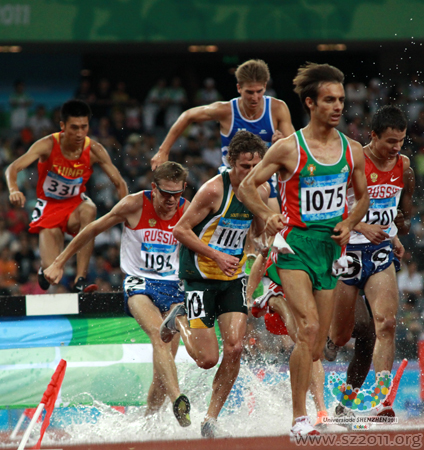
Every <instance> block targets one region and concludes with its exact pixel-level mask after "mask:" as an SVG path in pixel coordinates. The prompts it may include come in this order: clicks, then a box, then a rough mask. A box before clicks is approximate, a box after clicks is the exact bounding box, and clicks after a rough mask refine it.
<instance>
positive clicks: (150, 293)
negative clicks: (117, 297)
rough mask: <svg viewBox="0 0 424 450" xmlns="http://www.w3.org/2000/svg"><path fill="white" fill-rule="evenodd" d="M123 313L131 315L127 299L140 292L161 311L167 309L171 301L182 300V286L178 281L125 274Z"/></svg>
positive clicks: (177, 301)
mask: <svg viewBox="0 0 424 450" xmlns="http://www.w3.org/2000/svg"><path fill="white" fill-rule="evenodd" d="M123 287H124V308H125V313H126V314H128V315H129V316H131V317H132V314H131V312H130V310H129V308H128V299H129V298H130V297H132V296H133V295H137V294H141V295H146V296H147V297H149V298H150V300H151V301H152V302H153V304H154V305H155V306H156V307H157V308H159V311H160V312H161V313H163V312H166V311H169V309H170V308H171V305H172V304H173V303H182V302H184V288H183V287H182V283H181V285H180V281H169V280H152V279H150V278H142V277H136V276H133V275H127V276H126V277H125V280H124V284H123Z"/></svg>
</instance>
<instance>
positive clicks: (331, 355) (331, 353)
mask: <svg viewBox="0 0 424 450" xmlns="http://www.w3.org/2000/svg"><path fill="white" fill-rule="evenodd" d="M339 350H340V347H339V346H338V345H336V344H335V343H334V342H333V341H332V340H331V339H330V338H329V337H328V336H327V342H326V343H325V346H324V357H325V359H326V360H327V361H330V362H331V361H334V360H335V359H336V358H337V354H338V352H339Z"/></svg>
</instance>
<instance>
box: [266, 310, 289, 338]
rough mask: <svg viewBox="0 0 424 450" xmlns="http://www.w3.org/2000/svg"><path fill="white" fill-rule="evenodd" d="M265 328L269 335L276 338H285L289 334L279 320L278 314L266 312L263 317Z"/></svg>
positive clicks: (281, 320) (280, 319) (282, 322)
mask: <svg viewBox="0 0 424 450" xmlns="http://www.w3.org/2000/svg"><path fill="white" fill-rule="evenodd" d="M264 323H265V328H266V329H267V330H268V331H269V332H270V333H271V334H276V335H277V336H286V335H288V334H289V332H288V331H287V327H286V324H285V323H284V320H283V319H282V318H281V316H280V314H278V313H276V312H268V313H266V314H265V316H264Z"/></svg>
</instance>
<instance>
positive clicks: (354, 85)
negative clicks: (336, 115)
mask: <svg viewBox="0 0 424 450" xmlns="http://www.w3.org/2000/svg"><path fill="white" fill-rule="evenodd" d="M345 92H346V101H345V108H346V117H347V118H348V119H349V120H352V119H353V118H354V117H355V116H359V117H363V116H364V114H365V101H366V99H367V89H366V88H365V85H364V83H361V82H360V81H351V82H350V83H347V84H346V86H345Z"/></svg>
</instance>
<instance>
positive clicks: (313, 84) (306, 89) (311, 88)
mask: <svg viewBox="0 0 424 450" xmlns="http://www.w3.org/2000/svg"><path fill="white" fill-rule="evenodd" d="M343 82H344V74H343V72H342V71H341V70H339V69H337V67H334V66H330V65H329V64H316V63H311V62H308V63H306V64H305V65H304V66H301V67H299V69H298V70H297V75H296V76H295V77H294V79H293V84H294V86H295V88H294V92H296V94H297V95H299V97H300V101H301V102H302V105H303V108H304V109H305V111H306V112H307V114H308V116H310V115H311V111H310V110H309V108H308V106H307V105H306V102H305V100H306V98H307V97H310V98H311V99H312V100H313V102H314V103H315V104H316V103H317V99H318V94H319V88H320V86H321V85H322V83H340V84H343Z"/></svg>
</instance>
